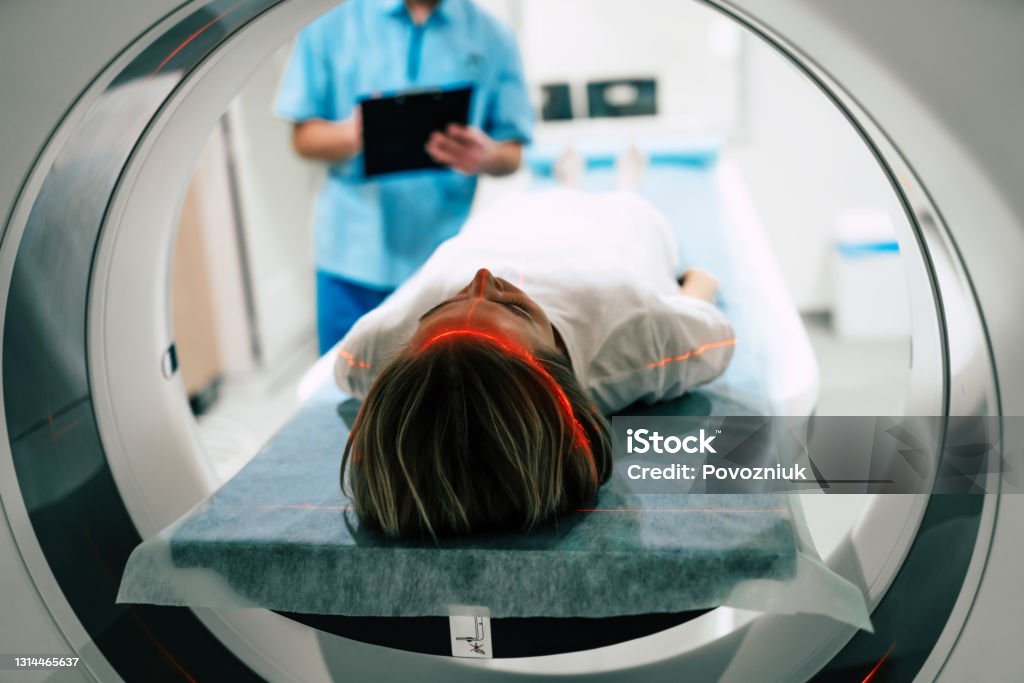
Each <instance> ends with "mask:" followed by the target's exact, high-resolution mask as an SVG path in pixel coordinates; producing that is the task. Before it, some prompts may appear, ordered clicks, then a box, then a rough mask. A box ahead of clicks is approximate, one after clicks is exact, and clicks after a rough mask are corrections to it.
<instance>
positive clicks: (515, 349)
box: [420, 329, 597, 485]
mask: <svg viewBox="0 0 1024 683" xmlns="http://www.w3.org/2000/svg"><path fill="white" fill-rule="evenodd" d="M456 336H463V337H477V338H479V339H485V340H487V341H490V342H492V343H494V344H496V345H497V346H498V348H500V349H501V350H502V351H505V352H506V353H508V354H509V355H511V356H515V357H516V358H519V359H521V360H524V361H526V362H527V363H528V364H529V365H530V366H531V367H532V368H533V369H534V370H536V371H537V372H538V373H540V376H541V377H543V378H544V383H545V384H546V385H547V387H548V389H549V390H550V391H551V393H552V394H553V395H554V396H555V399H556V401H557V402H558V405H559V408H560V409H561V410H562V414H563V415H564V416H565V418H566V419H567V420H568V421H569V423H570V424H571V425H572V428H573V440H574V441H575V442H576V445H577V446H578V447H579V448H582V449H583V450H584V452H585V453H586V454H587V460H588V461H589V463H590V471H591V473H592V474H593V476H594V484H595V485H596V484H597V464H596V463H595V462H594V454H593V452H592V451H591V450H590V441H589V439H587V434H586V432H585V431H584V429H583V425H581V424H580V421H579V420H577V419H576V415H575V413H574V412H573V410H572V404H571V403H570V402H569V397H568V396H566V395H565V392H564V391H563V390H562V387H560V386H558V382H556V381H555V378H554V377H552V376H551V373H549V372H548V371H547V370H546V369H545V368H544V366H543V365H541V364H540V361H538V360H537V358H536V357H535V356H534V355H533V354H532V353H530V352H529V351H527V350H526V349H524V348H522V347H521V346H518V345H516V344H510V343H509V342H508V341H506V340H504V339H501V338H500V337H497V336H495V335H493V334H488V333H487V332H481V331H480V330H472V329H456V330H448V331H446V332H441V333H439V334H436V335H434V336H433V337H431V338H430V339H428V340H427V341H426V342H425V343H424V344H423V346H421V347H420V352H421V353H422V352H423V351H425V350H426V349H427V348H429V347H430V346H431V345H432V344H434V343H435V342H438V341H440V340H442V339H447V338H450V337H456Z"/></svg>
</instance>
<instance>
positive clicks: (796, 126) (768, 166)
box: [726, 39, 905, 312]
mask: <svg viewBox="0 0 1024 683" xmlns="http://www.w3.org/2000/svg"><path fill="white" fill-rule="evenodd" d="M743 59H744V60H745V64H744V69H743V72H744V89H745V92H746V96H745V98H744V101H745V105H744V106H745V112H744V115H743V117H742V125H741V126H740V128H739V129H737V130H736V132H735V135H734V136H732V138H731V141H730V144H729V145H728V147H727V152H726V153H727V155H729V156H731V157H732V158H733V159H734V160H735V161H736V162H737V164H738V166H739V168H740V170H741V171H742V175H743V177H744V179H745V181H746V185H747V189H748V191H749V192H750V195H751V199H752V200H753V203H754V205H755V206H756V208H757V211H758V213H759V214H760V218H761V220H762V222H763V224H764V226H765V230H766V232H767V233H768V238H769V241H770V242H771V244H772V247H773V250H774V252H775V256H776V258H777V259H778V260H779V265H780V266H781V270H782V273H783V274H784V277H785V279H786V283H787V285H788V287H789V290H790V292H791V293H792V294H793V297H794V300H795V302H796V304H797V307H798V308H799V309H800V310H801V311H802V312H831V311H832V310H833V308H834V307H835V306H836V305H837V304H838V302H837V301H836V300H835V292H834V291H833V276H834V273H835V270H836V268H835V266H836V259H837V258H838V257H837V256H836V250H835V230H836V226H837V223H838V221H839V220H840V219H841V217H842V216H843V215H844V214H847V213H849V212H861V211H882V212H884V213H885V214H887V215H888V217H889V219H890V220H892V221H893V222H894V223H895V222H896V221H904V220H905V218H904V217H903V212H902V209H901V207H900V205H899V203H898V201H897V199H896V196H895V194H894V193H893V191H892V189H891V187H890V186H889V185H888V182H887V180H886V178H885V176H884V175H883V174H882V172H881V170H880V169H879V167H878V165H877V163H876V161H875V159H874V158H873V157H872V156H871V154H870V152H869V150H868V148H867V147H866V146H865V145H864V143H863V141H862V140H861V139H860V138H859V136H858V135H857V133H856V132H855V130H854V129H853V127H852V126H851V125H850V124H849V123H848V122H847V121H846V119H845V118H844V117H843V115H842V114H841V113H840V112H839V110H838V109H836V108H835V107H834V106H833V105H832V103H831V102H830V101H829V100H828V99H826V97H825V96H824V95H823V94H822V93H821V92H819V91H818V90H817V88H816V87H815V86H814V85H813V84H812V83H811V82H810V80H809V79H808V78H807V77H806V76H804V75H803V74H801V73H799V72H798V71H797V70H796V69H795V68H794V67H792V66H791V65H790V64H789V63H788V62H786V61H785V60H783V59H782V58H781V57H780V56H779V55H778V54H777V53H776V52H775V51H774V50H773V49H772V48H770V47H769V46H768V45H766V44H764V43H763V42H761V41H758V40H753V39H750V40H747V41H746V43H745V49H744V54H743ZM900 284H902V283H900Z"/></svg>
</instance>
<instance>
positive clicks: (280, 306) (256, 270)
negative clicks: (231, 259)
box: [226, 45, 323, 365]
mask: <svg viewBox="0 0 1024 683" xmlns="http://www.w3.org/2000/svg"><path fill="white" fill-rule="evenodd" d="M289 54H290V45H284V46H282V47H281V48H280V49H278V50H277V51H275V52H274V54H273V55H271V57H270V58H269V59H268V60H266V61H265V62H264V63H263V64H261V65H260V66H259V67H258V68H257V70H256V71H255V72H254V73H253V75H252V77H251V79H250V80H249V81H248V82H247V83H246V85H245V87H244V88H243V89H242V90H241V92H239V94H238V96H237V97H236V98H235V99H234V101H233V102H232V103H231V105H230V108H229V110H228V112H227V115H226V118H227V123H228V124H229V126H228V130H229V133H230V138H231V146H232V150H233V165H234V172H235V179H236V186H237V189H238V197H237V201H238V208H239V218H240V221H241V225H242V226H243V231H242V232H243V249H244V250H245V254H246V260H247V264H248V267H249V270H250V273H251V275H252V277H250V288H251V297H252V303H253V307H254V309H255V310H254V318H255V327H256V335H257V338H258V339H257V344H258V348H259V351H260V358H261V361H262V362H263V363H264V364H265V365H274V364H276V363H280V362H284V361H285V360H286V359H287V358H288V357H289V356H291V355H292V354H294V353H295V351H296V349H297V348H300V347H302V346H303V345H305V344H307V343H308V342H310V341H311V340H312V339H313V336H314V334H315V314H314V305H313V302H314V287H315V280H314V277H313V272H314V264H313V247H312V211H313V202H314V200H315V196H316V192H317V189H318V188H319V187H320V184H321V179H322V177H323V169H322V167H321V165H319V164H314V163H309V162H306V161H303V160H302V159H300V158H299V157H298V156H297V155H296V154H295V152H294V151H293V149H292V147H291V135H290V133H291V127H290V125H289V124H288V123H287V122H285V121H283V120H281V119H278V118H277V117H275V116H273V114H272V113H271V102H272V100H273V97H274V93H275V91H276V90H277V86H278V83H279V80H280V74H281V73H282V72H283V70H284V67H285V64H286V62H287V60H288V55H289Z"/></svg>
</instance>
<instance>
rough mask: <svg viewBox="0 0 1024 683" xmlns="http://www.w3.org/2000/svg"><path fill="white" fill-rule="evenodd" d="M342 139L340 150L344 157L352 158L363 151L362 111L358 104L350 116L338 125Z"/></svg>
mask: <svg viewBox="0 0 1024 683" xmlns="http://www.w3.org/2000/svg"><path fill="white" fill-rule="evenodd" d="M338 128H339V131H340V133H341V135H342V137H343V144H342V149H344V150H345V152H346V154H345V156H354V155H355V154H358V153H359V152H360V151H362V149H363V109H362V107H360V106H359V105H358V104H357V105H356V106H355V109H353V110H352V116H350V117H348V118H347V119H345V120H344V121H341V122H339V123H338Z"/></svg>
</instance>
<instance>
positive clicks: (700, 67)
mask: <svg viewBox="0 0 1024 683" xmlns="http://www.w3.org/2000/svg"><path fill="white" fill-rule="evenodd" d="M477 2H478V3H479V4H481V5H482V6H484V7H485V8H486V9H487V10H489V11H490V12H492V13H493V14H495V15H496V16H497V17H499V18H500V19H502V20H504V21H506V22H507V23H508V24H509V25H511V26H512V27H514V28H515V30H516V31H517V34H518V38H519V41H520V49H521V51H522V54H523V61H524V66H525V69H526V75H527V79H528V81H529V82H530V85H531V86H532V90H533V94H534V96H535V97H537V98H538V99H539V86H540V85H541V84H543V83H550V82H567V83H569V84H570V85H571V87H572V88H573V94H574V105H575V110H576V112H575V113H576V116H577V117H579V116H584V117H585V116H586V109H585V107H581V106H580V105H581V104H585V98H584V97H583V96H584V95H585V87H586V83H587V82H588V81H593V80H602V79H612V78H626V77H644V76H649V77H655V78H657V81H658V110H659V115H658V116H657V117H638V118H637V119H635V120H628V119H613V120H605V121H604V122H597V121H593V120H587V119H585V118H583V119H580V118H577V119H576V120H574V121H572V122H552V123H540V124H539V125H538V130H537V135H536V137H537V139H538V140H540V141H550V140H557V141H560V142H561V141H565V140H573V141H582V140H586V139H587V138H588V137H590V138H592V137H606V136H609V135H611V136H616V135H618V136H622V137H623V138H624V139H626V140H630V139H634V140H635V139H636V137H637V136H659V135H669V136H673V135H679V134H683V135H702V134H706V133H710V134H712V135H715V136H720V137H721V138H722V139H724V140H726V141H728V144H727V145H726V148H725V150H724V154H723V161H724V160H728V159H732V160H734V161H735V162H736V163H737V165H738V167H739V169H740V171H741V175H742V177H743V178H744V180H745V181H746V186H747V190H748V191H749V193H750V195H751V200H752V202H753V204H754V206H755V208H756V209H757V211H758V213H759V214H760V218H761V220H762V222H763V224H764V226H765V229H766V231H767V233H768V238H769V242H770V244H771V245H772V247H773V251H774V252H775V255H776V257H777V258H778V260H779V263H780V266H781V270H782V272H783V273H784V275H785V278H786V284H787V285H788V287H789V289H790V292H791V293H792V295H793V298H794V301H795V302H796V304H797V307H798V308H799V309H800V310H801V311H802V312H808V313H818V312H831V311H832V309H833V308H834V306H835V305H836V300H835V296H834V291H833V282H832V281H833V278H834V274H835V271H836V258H837V257H836V254H835V251H836V250H835V240H834V234H835V229H836V225H837V223H838V222H839V220H840V219H841V217H842V216H843V215H844V214H846V213H849V212H862V211H879V210H880V211H883V212H885V213H887V214H888V215H889V217H890V218H891V219H892V220H894V221H895V220H901V219H902V218H901V217H902V211H901V209H900V207H899V205H898V204H897V202H896V199H895V196H894V195H893V193H892V191H891V190H890V189H889V187H888V186H887V184H886V180H885V178H884V176H883V175H882V173H881V172H880V171H879V169H878V167H877V165H876V164H875V162H874V159H873V158H872V157H871V155H870V153H869V152H868V150H867V148H866V147H865V146H864V144H863V143H862V141H861V140H860V139H859V138H858V137H857V135H856V133H855V131H854V130H853V128H852V127H851V126H850V125H849V123H848V122H847V121H846V120H845V119H844V118H843V116H842V115H841V113H840V112H839V111H838V110H837V109H836V108H835V107H834V106H833V105H832V104H831V102H830V101H829V100H828V99H827V98H826V97H825V96H824V95H823V94H822V93H821V92H819V91H818V90H817V89H816V87H815V86H814V85H813V84H812V83H811V82H810V80H809V79H808V78H807V77H806V76H804V75H803V74H801V73H799V72H798V71H797V70H796V69H795V68H793V67H792V66H791V65H790V64H789V63H788V62H786V61H785V60H784V59H783V58H782V57H781V56H780V55H779V54H777V53H776V52H775V51H774V50H773V49H772V48H770V47H769V46H768V45H767V44H765V43H763V42H762V41H760V40H758V39H756V38H753V37H752V36H749V35H747V34H744V33H743V31H742V29H740V28H739V27H738V25H736V24H734V23H733V22H731V21H730V20H728V19H726V18H725V17H724V16H722V15H721V14H719V13H718V12H716V11H714V10H712V9H710V8H708V7H706V6H704V5H703V4H701V3H699V2H686V1H681V0H637V1H635V2H625V1H624V0H561V1H560V2H558V3H551V2H549V1H545V0H477ZM612 29H613V30H612ZM538 104H539V102H538ZM645 119H646V120H645ZM522 185H523V183H522V182H520V183H515V182H509V181H490V180H487V181H485V182H484V183H483V186H482V188H481V189H482V192H481V197H480V199H481V200H482V201H480V202H479V203H487V202H490V201H493V200H494V199H495V198H496V197H498V196H500V194H501V193H502V192H501V190H502V188H504V189H508V190H511V189H519V188H520V187H522Z"/></svg>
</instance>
